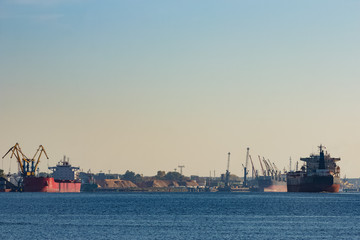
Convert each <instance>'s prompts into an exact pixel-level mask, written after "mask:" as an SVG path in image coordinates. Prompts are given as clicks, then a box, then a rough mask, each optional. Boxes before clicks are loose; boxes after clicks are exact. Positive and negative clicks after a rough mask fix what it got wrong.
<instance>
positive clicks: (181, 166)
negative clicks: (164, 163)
mask: <svg viewBox="0 0 360 240" xmlns="http://www.w3.org/2000/svg"><path fill="white" fill-rule="evenodd" d="M184 167H185V166H184V165H180V166H178V168H180V174H181V175H182V170H183V168H184Z"/></svg>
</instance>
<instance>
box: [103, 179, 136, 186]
mask: <svg viewBox="0 0 360 240" xmlns="http://www.w3.org/2000/svg"><path fill="white" fill-rule="evenodd" d="M96 183H97V184H98V186H99V187H100V188H135V187H137V186H136V184H134V183H133V182H131V181H127V180H119V179H103V180H97V181H96Z"/></svg>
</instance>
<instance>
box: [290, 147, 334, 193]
mask: <svg viewBox="0 0 360 240" xmlns="http://www.w3.org/2000/svg"><path fill="white" fill-rule="evenodd" d="M319 149H320V154H319V155H315V154H312V155H310V157H307V158H300V160H301V161H304V162H305V165H304V166H302V167H301V171H296V172H289V173H288V174H287V189H288V192H339V189H340V167H339V166H337V165H336V162H338V161H340V158H332V157H330V154H328V153H327V152H326V153H324V150H323V149H324V147H323V146H322V145H320V146H319Z"/></svg>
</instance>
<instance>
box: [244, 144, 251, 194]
mask: <svg viewBox="0 0 360 240" xmlns="http://www.w3.org/2000/svg"><path fill="white" fill-rule="evenodd" d="M246 150H247V151H246V162H245V167H244V183H243V186H244V187H246V186H247V179H246V176H247V172H248V171H247V166H248V164H249V150H250V148H247V149H246Z"/></svg>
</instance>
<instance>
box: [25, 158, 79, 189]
mask: <svg viewBox="0 0 360 240" xmlns="http://www.w3.org/2000/svg"><path fill="white" fill-rule="evenodd" d="M49 169H50V170H52V171H53V174H52V176H53V177H25V178H24V182H23V191H24V192H80V188H81V182H80V181H78V180H76V178H75V171H76V170H78V169H79V168H78V167H72V166H71V165H70V163H69V161H66V159H65V157H64V160H63V161H60V162H59V163H58V164H57V165H56V167H49Z"/></svg>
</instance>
